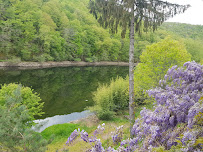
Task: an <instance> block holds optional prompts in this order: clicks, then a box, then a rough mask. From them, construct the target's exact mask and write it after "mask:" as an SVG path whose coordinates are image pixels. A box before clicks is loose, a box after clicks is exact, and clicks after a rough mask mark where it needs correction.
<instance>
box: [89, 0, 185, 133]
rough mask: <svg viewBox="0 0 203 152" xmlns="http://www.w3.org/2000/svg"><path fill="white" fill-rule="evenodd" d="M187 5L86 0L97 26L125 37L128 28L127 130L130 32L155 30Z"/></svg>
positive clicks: (131, 97) (131, 51)
mask: <svg viewBox="0 0 203 152" xmlns="http://www.w3.org/2000/svg"><path fill="white" fill-rule="evenodd" d="M188 7H189V6H188V5H187V6H185V5H178V4H172V3H168V2H164V1H161V0H90V3H89V8H90V13H92V14H93V15H94V16H95V17H96V19H97V20H98V22H99V23H100V25H101V26H103V27H105V28H107V27H108V28H109V29H110V32H111V33H113V34H114V33H116V32H117V31H118V27H119V26H120V27H121V28H122V32H121V36H122V37H125V36H126V32H127V30H128V29H129V32H130V33H129V34H130V48H129V115H130V126H131V127H130V130H131V128H132V126H133V124H134V120H135V114H134V113H135V111H134V108H135V103H134V33H135V32H138V33H139V34H141V32H142V31H144V32H147V31H148V30H153V31H155V30H156V29H157V27H158V26H159V25H161V23H163V22H164V21H165V20H166V19H168V18H169V17H173V16H174V15H176V14H178V13H182V12H184V11H185V10H186V9H187V8H188Z"/></svg>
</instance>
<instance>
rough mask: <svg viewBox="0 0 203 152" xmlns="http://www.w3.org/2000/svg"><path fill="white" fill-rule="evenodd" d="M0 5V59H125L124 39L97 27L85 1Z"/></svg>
mask: <svg viewBox="0 0 203 152" xmlns="http://www.w3.org/2000/svg"><path fill="white" fill-rule="evenodd" d="M1 4H2V7H1V8H3V9H1V11H0V14H1V22H0V31H1V39H2V40H1V46H2V49H1V52H0V53H1V54H0V57H1V58H3V59H8V58H10V59H12V57H19V58H21V59H22V60H25V61H26V60H29V61H30V60H32V61H40V62H42V61H52V60H54V61H62V60H76V61H80V60H85V61H90V62H92V61H97V60H111V61H115V60H127V53H126V50H125V49H126V47H125V46H126V43H128V42H126V41H127V40H121V39H120V38H119V37H117V36H111V35H110V34H109V33H108V31H107V30H104V29H103V28H101V27H99V25H98V23H96V22H95V19H94V18H93V16H92V15H91V14H89V12H88V9H87V4H88V0H83V1H80V0H68V1H66V0H62V1H59V0H48V1H43V0H33V1H31V0H22V1H21V0H16V1H11V0H9V1H2V0H1ZM127 52H128V51H127Z"/></svg>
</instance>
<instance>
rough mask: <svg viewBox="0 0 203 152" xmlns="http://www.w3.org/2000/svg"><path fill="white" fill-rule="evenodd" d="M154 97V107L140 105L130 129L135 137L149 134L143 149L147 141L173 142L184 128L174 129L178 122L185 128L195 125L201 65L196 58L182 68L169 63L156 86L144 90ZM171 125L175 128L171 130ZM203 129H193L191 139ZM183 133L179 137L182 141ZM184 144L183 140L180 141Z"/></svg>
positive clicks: (200, 107)
mask: <svg viewBox="0 0 203 152" xmlns="http://www.w3.org/2000/svg"><path fill="white" fill-rule="evenodd" d="M147 92H148V94H149V95H150V96H152V97H154V98H155V100H156V105H155V106H154V111H151V110H148V109H146V108H144V109H143V110H142V111H141V112H140V115H141V120H137V121H136V122H135V124H134V127H133V129H132V133H133V134H134V135H135V136H136V138H135V139H136V141H137V142H138V141H140V140H142V139H144V138H145V141H146V138H149V139H148V140H147V142H143V143H144V145H143V147H144V148H145V149H147V148H148V147H149V146H150V145H151V146H153V147H158V146H159V145H160V144H161V145H163V146H164V147H165V148H166V149H170V148H171V146H173V145H176V144H177V142H176V140H175V139H176V138H177V137H178V136H179V135H180V133H182V132H184V128H185V127H182V130H181V127H179V129H175V128H176V126H177V125H178V124H181V123H184V124H187V127H188V129H189V128H192V127H193V125H195V121H194V116H195V115H197V114H198V113H199V112H203V104H202V101H199V99H200V97H201V96H203V66H202V65H200V64H197V63H196V62H186V63H185V64H184V66H183V67H182V68H178V67H177V66H173V67H172V68H171V69H169V70H168V72H167V74H166V75H165V77H164V80H161V81H160V87H157V88H155V89H152V90H148V91H147ZM174 129H175V130H174ZM201 132H203V130H198V131H197V132H196V133H193V141H195V139H196V138H197V137H198V136H199V135H200V134H201ZM184 139H185V134H184V137H183V142H184ZM183 144H184V143H183Z"/></svg>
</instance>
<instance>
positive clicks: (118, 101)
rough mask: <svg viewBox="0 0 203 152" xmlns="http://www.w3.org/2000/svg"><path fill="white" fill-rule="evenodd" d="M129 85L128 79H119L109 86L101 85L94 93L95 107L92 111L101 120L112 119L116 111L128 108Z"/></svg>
mask: <svg viewBox="0 0 203 152" xmlns="http://www.w3.org/2000/svg"><path fill="white" fill-rule="evenodd" d="M128 84H129V83H128V81H127V80H126V79H123V78H121V77H117V78H116V79H115V80H111V82H110V84H109V85H107V84H106V85H100V86H99V87H98V89H97V91H96V92H94V93H93V95H94V97H93V100H94V102H95V106H94V107H93V109H92V110H93V111H96V112H97V114H98V117H99V118H100V119H103V120H108V119H111V118H112V117H113V115H114V114H115V112H116V111H118V110H123V109H125V108H126V107H128V101H129V99H128Z"/></svg>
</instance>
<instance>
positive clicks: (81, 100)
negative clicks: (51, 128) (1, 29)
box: [0, 66, 128, 119]
mask: <svg viewBox="0 0 203 152" xmlns="http://www.w3.org/2000/svg"><path fill="white" fill-rule="evenodd" d="M127 74H128V67H123V66H121V67H119V66H103V67H99V66H91V67H90V66H89V67H60V68H47V69H35V70H18V69H11V68H8V69H0V84H4V83H7V84H8V83H21V84H22V85H24V86H28V87H32V88H33V89H34V91H36V92H37V93H39V94H40V98H41V99H42V101H43V102H44V103H45V104H44V108H43V111H44V112H45V114H44V115H43V116H41V117H36V119H45V118H47V117H53V116H56V115H67V114H72V113H75V112H82V111H84V110H85V108H86V107H87V106H92V105H93V100H92V92H93V91H95V90H96V89H97V87H98V85H99V83H109V82H110V80H111V79H112V78H116V77H117V76H121V77H123V78H125V77H126V75H127Z"/></svg>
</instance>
